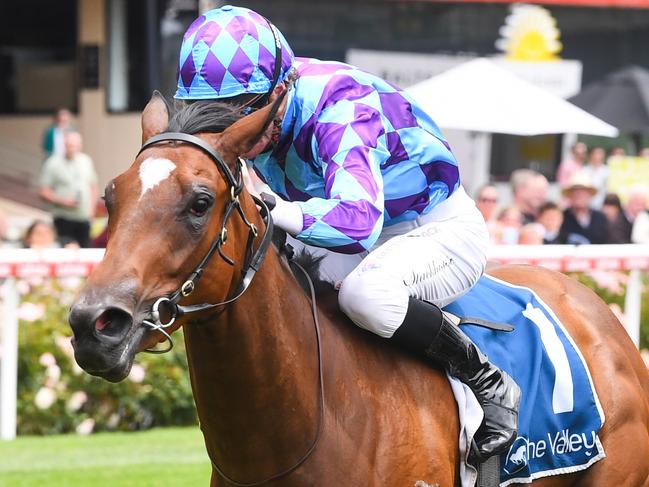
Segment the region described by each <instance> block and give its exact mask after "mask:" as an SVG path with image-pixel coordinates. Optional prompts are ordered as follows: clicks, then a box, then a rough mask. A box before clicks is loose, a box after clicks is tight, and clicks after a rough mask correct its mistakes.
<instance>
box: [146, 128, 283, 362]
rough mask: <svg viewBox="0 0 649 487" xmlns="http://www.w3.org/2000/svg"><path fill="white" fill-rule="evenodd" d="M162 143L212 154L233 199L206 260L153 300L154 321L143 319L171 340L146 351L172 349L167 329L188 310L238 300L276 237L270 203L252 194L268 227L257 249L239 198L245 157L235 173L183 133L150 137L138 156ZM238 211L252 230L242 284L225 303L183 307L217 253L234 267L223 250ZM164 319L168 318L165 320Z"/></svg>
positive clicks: (200, 142)
mask: <svg viewBox="0 0 649 487" xmlns="http://www.w3.org/2000/svg"><path fill="white" fill-rule="evenodd" d="M161 142H184V143H186V144H190V145H192V146H194V147H197V148H199V149H200V150H202V151H203V152H205V153H207V155H208V156H210V158H211V159H212V161H213V162H214V163H215V164H216V167H217V168H218V169H219V172H220V173H221V174H222V175H223V177H224V178H225V181H226V183H227V185H228V187H229V189H230V200H229V201H228V203H227V204H226V207H225V212H224V213H223V223H222V224H221V231H220V232H219V235H218V237H217V238H216V239H215V240H214V241H213V242H212V245H211V246H210V248H209V250H208V251H207V253H206V254H205V257H203V260H201V262H200V263H199V264H198V266H196V268H195V269H194V270H193V271H192V273H191V274H190V275H189V277H188V278H187V279H186V280H185V282H184V283H183V284H182V286H180V288H179V289H177V290H176V291H175V292H174V293H173V294H171V296H169V297H166V296H164V297H161V298H159V299H158V300H156V302H155V303H153V307H152V310H151V317H152V318H153V321H149V320H144V321H143V323H144V325H145V326H147V327H148V328H150V329H151V330H157V331H159V332H160V333H162V334H163V335H164V336H165V338H166V340H167V343H168V345H167V347H166V348H164V349H147V350H146V351H147V352H149V353H165V352H168V351H169V350H171V349H172V348H173V340H172V339H171V335H169V333H167V331H166V329H167V328H169V327H170V326H171V325H173V323H174V322H175V321H176V318H179V317H180V316H183V315H185V314H188V313H197V312H200V311H207V310H210V309H214V308H217V307H219V306H224V305H226V304H229V303H232V302H233V301H236V300H237V299H239V298H240V297H241V295H242V294H243V293H244V292H246V289H248V286H250V283H251V282H252V279H253V278H254V276H255V273H256V272H257V271H258V270H259V267H260V266H261V264H262V262H263V261H264V257H265V256H266V252H267V251H268V247H269V246H270V243H271V239H272V236H273V219H272V217H271V214H270V210H269V209H268V206H267V205H266V203H264V201H262V200H261V199H259V198H257V197H255V196H252V198H253V199H254V201H255V203H256V204H257V206H259V208H260V209H259V213H260V214H261V217H262V219H263V221H264V224H265V227H266V228H265V230H264V233H263V235H262V237H261V242H260V244H259V246H258V247H257V249H255V248H254V241H255V239H256V238H257V237H259V230H258V229H257V227H256V226H255V224H254V223H251V222H250V220H249V219H248V218H247V217H246V214H245V213H244V211H243V208H241V203H240V201H239V195H240V194H241V191H242V190H243V187H244V183H243V176H242V173H241V169H242V167H243V164H245V162H244V161H243V159H241V158H238V159H237V163H236V169H235V171H234V172H232V171H231V170H230V168H229V167H228V165H227V164H226V163H225V162H224V161H223V159H222V158H221V156H220V155H219V153H218V152H217V151H216V150H214V148H213V147H211V146H210V145H209V144H208V143H207V142H205V141H203V140H202V139H200V138H198V137H196V136H194V135H189V134H183V133H180V132H168V133H163V134H159V135H155V136H153V137H151V138H150V139H149V140H147V141H146V142H145V143H144V144H142V147H141V148H140V151H139V152H138V156H139V155H140V154H141V153H142V151H144V150H145V149H147V148H149V147H151V146H153V145H156V144H160V143H161ZM235 210H236V211H237V213H239V215H240V216H241V219H242V220H243V222H244V223H245V225H246V226H247V227H248V229H249V233H248V241H247V243H246V252H245V260H244V263H243V266H242V269H241V280H240V281H239V285H238V286H237V288H236V289H235V290H234V291H233V292H232V294H231V295H230V297H228V298H227V299H226V300H225V301H223V302H220V303H201V304H193V305H187V306H181V305H180V304H178V303H179V302H180V300H181V299H183V298H186V297H187V296H189V295H190V294H192V292H194V289H196V284H197V283H198V281H199V280H200V278H201V276H202V275H203V271H204V270H205V267H207V265H208V264H209V262H210V260H211V259H212V256H213V255H214V254H215V253H216V252H218V253H219V255H220V256H221V258H222V259H223V260H224V261H225V262H227V263H228V264H230V265H232V266H233V265H234V260H233V259H231V258H230V257H228V256H227V255H226V254H224V253H223V244H225V242H226V241H227V239H228V230H227V228H226V225H227V223H228V220H229V219H230V216H231V215H232V213H233V212H234V211H235ZM162 315H164V318H163V317H162ZM163 319H164V320H166V321H164V322H163Z"/></svg>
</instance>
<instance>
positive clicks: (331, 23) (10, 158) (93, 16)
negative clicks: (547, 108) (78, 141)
mask: <svg viewBox="0 0 649 487" xmlns="http://www.w3.org/2000/svg"><path fill="white" fill-rule="evenodd" d="M222 3H225V2H218V1H209V0H200V1H199V0H138V1H133V0H131V1H127V0H76V1H75V0H59V1H57V2H51V1H48V0H22V1H21V2H2V5H1V6H0V39H1V42H0V46H2V47H0V72H2V76H1V77H0V88H1V89H0V177H8V178H14V179H16V180H20V181H26V182H27V184H29V183H31V184H32V186H35V185H36V181H37V179H36V178H37V175H38V172H39V170H40V165H41V163H42V159H43V154H42V151H41V137H42V133H43V129H44V128H45V127H46V125H47V124H48V123H49V122H50V121H51V117H52V114H53V112H54V111H55V110H56V109H57V108H58V107H67V108H70V109H71V110H72V111H73V113H74V114H75V125H76V126H77V127H78V129H79V130H80V131H81V132H82V134H83V136H84V139H85V150H86V152H88V153H89V154H90V155H91V156H92V157H93V159H94V160H95V163H96V166H97V169H98V173H99V177H100V182H101V184H105V183H106V182H107V181H108V180H109V179H110V178H112V177H113V176H115V175H116V174H118V173H119V172H121V171H123V170H124V169H125V168H126V167H128V165H129V164H130V163H131V161H132V160H133V157H134V155H135V154H136V152H137V149H138V147H139V144H140V137H141V136H140V127H139V124H140V111H141V110H142V108H143V107H144V105H145V104H146V101H147V100H148V97H149V96H150V94H151V92H152V91H153V89H158V90H160V91H161V92H162V93H163V94H165V95H166V96H168V97H171V96H172V95H173V92H174V86H175V82H176V79H175V78H176V71H177V65H176V64H177V51H178V47H179V45H180V41H181V38H182V34H183V32H184V30H185V29H186V27H187V26H188V25H189V23H191V21H192V20H193V19H194V18H195V17H196V16H197V15H198V12H199V11H200V10H201V9H207V8H213V7H215V6H218V5H219V4H222ZM510 3H511V2H507V1H500V2H475V1H453V2H440V1H398V0H393V1H387V0H383V1H380V0H373V1H372V0H346V1H343V0H327V1H321V2H304V1H301V0H273V1H272V2H269V1H267V0H255V1H241V2H238V4H239V5H242V6H247V7H250V8H253V9H255V10H257V11H259V12H260V13H262V14H263V15H265V16H267V17H268V18H270V19H272V21H273V22H274V23H275V24H276V25H277V26H278V27H279V28H280V29H281V30H282V32H283V33H284V34H285V36H286V37H287V39H288V40H289V42H290V43H291V44H292V46H293V48H294V50H295V52H296V53H297V54H298V55H303V56H313V57H319V58H323V59H336V60H345V59H346V57H347V52H348V49H350V48H354V49H370V50H388V51H405V52H414V53H436V54H448V55H460V54H464V55H471V56H475V55H493V54H496V53H497V52H498V51H497V49H496V47H495V44H496V41H497V39H498V38H499V35H500V34H499V31H500V29H501V27H502V26H503V24H504V20H505V18H506V17H507V15H508V13H509V9H510V6H511V5H510ZM540 3H541V4H543V5H544V6H545V7H546V8H547V9H548V10H550V12H551V13H552V15H553V16H554V18H555V19H556V20H557V24H558V26H559V29H560V31H561V41H562V43H563V51H562V53H561V56H562V57H564V58H565V59H576V60H580V61H581V62H582V64H583V76H582V80H583V83H588V82H589V81H592V80H595V79H597V78H600V77H602V76H604V75H605V74H607V73H609V72H611V71H613V70H615V69H618V68H621V67H623V66H626V65H628V64H637V65H641V66H644V67H647V68H649V55H647V52H646V46H649V1H646V0H565V1H564V0H548V1H545V2H540ZM36 12H37V13H38V15H36V14H35V13H36ZM432 116H433V117H434V114H432ZM0 192H1V188H0ZM0 196H2V194H0Z"/></svg>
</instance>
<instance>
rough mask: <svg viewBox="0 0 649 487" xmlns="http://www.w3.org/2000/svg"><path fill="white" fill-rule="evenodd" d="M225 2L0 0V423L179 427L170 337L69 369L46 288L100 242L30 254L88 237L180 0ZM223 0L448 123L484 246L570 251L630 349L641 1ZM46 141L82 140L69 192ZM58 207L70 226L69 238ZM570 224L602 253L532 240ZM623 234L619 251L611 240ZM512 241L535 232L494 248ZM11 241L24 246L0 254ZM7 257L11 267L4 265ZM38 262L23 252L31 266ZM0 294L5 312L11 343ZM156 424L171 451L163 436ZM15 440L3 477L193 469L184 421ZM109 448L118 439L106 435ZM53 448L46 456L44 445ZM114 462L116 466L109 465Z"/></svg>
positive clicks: (640, 207) (68, 478)
mask: <svg viewBox="0 0 649 487" xmlns="http://www.w3.org/2000/svg"><path fill="white" fill-rule="evenodd" d="M226 3H230V2H220V1H214V0H129V1H127V0H57V1H52V0H21V1H20V2H17V1H3V2H0V305H2V308H3V313H4V314H3V315H2V318H1V319H0V364H2V367H4V372H2V376H0V385H2V388H1V389H0V410H1V409H2V407H4V408H5V411H7V408H13V409H12V410H14V411H15V410H17V413H18V415H17V420H15V421H14V423H15V424H14V423H11V424H9V425H8V426H7V424H6V423H2V424H0V436H2V437H3V438H5V439H11V437H13V436H14V435H15V433H16V431H17V432H18V434H19V435H43V434H54V433H68V432H73V433H76V434H78V435H80V436H85V435H87V434H89V433H91V432H98V431H115V430H125V431H133V430H142V429H148V428H151V427H152V426H183V425H195V423H196V418H195V412H194V406H193V401H192V396H191V389H190V384H189V378H188V374H187V370H186V367H187V366H186V361H185V357H184V350H183V347H182V340H180V339H178V340H176V342H177V343H178V344H179V346H178V348H177V349H176V350H174V352H173V353H172V354H168V355H166V356H163V357H162V358H161V357H159V356H156V357H153V358H151V357H147V358H144V359H142V360H140V361H138V364H137V366H136V367H134V368H133V372H132V374H131V376H129V378H128V379H127V380H126V381H125V382H123V383H121V384H118V385H114V384H108V383H106V382H104V381H101V380H99V379H95V378H93V377H90V376H88V375H86V374H81V373H80V369H79V368H78V367H77V366H76V364H75V363H74V361H73V358H72V355H71V350H70V344H69V335H70V330H69V327H68V326H67V307H68V306H69V304H70V302H71V301H72V299H73V296H74V294H75V293H76V291H77V289H78V286H79V285H80V282H81V278H82V277H83V276H84V275H85V273H87V271H88V270H89V269H90V268H91V267H92V265H91V262H93V261H96V260H97V259H99V258H101V250H99V253H97V254H87V255H90V257H91V258H89V260H86V261H80V260H79V259H80V258H81V257H82V256H83V255H86V254H83V253H79V254H77V253H72V254H71V253H67V254H65V253H60V254H58V253H57V254H54V253H52V254H47V252H45V253H43V252H44V249H45V250H52V249H54V250H57V251H58V250H63V249H60V247H70V248H72V249H78V247H96V248H97V249H101V248H103V247H104V246H105V243H106V233H105V223H106V212H105V208H104V207H103V205H102V202H101V201H100V200H99V198H98V196H100V195H101V194H102V191H103V190H102V188H103V187H104V186H105V185H106V183H107V182H108V181H109V180H110V179H111V178H113V177H114V176H116V175H117V174H119V173H120V172H122V171H123V170H125V169H126V168H127V167H128V166H129V165H130V164H131V162H132V161H133V158H134V156H135V154H136V153H137V150H138V148H139V146H140V142H141V141H140V138H141V132H140V113H141V111H142V109H143V108H144V106H145V104H146V103H147V101H148V100H149V97H150V95H151V93H152V92H153V90H156V89H157V90H159V91H161V92H162V93H163V94H164V95H165V96H166V97H167V98H168V99H170V100H171V99H172V97H173V94H174V92H175V86H176V76H177V70H178V66H177V63H178V50H179V46H180V43H181V40H182V36H183V33H184V31H185V30H186V28H187V27H188V26H189V24H190V23H191V22H192V21H193V20H194V19H195V18H196V17H197V16H198V15H200V13H201V12H203V11H205V10H208V9H212V8H216V7H219V6H221V5H224V4H226ZM237 5H240V6H244V7H249V8H252V9H254V10H256V11H258V12H259V13H261V14H262V15H264V16H266V17H267V18H269V19H271V20H272V22H273V23H274V24H276V25H277V27H278V28H279V29H280V30H281V31H282V32H283V34H284V35H285V37H286V38H287V39H288V41H289V43H290V44H291V46H292V48H293V50H294V51H295V53H296V55H297V56H304V57H316V58H320V59H326V60H338V61H343V62H349V63H351V64H355V65H357V66H359V67H361V68H363V69H365V70H366V71H370V72H373V73H375V74H378V75H379V76H381V77H384V78H385V79H387V80H388V81H390V82H392V83H395V84H397V85H399V86H401V87H404V88H407V89H408V90H409V91H410V93H411V95H412V96H413V97H414V98H416V99H417V101H419V102H420V103H421V105H422V106H423V107H425V109H426V110H428V111H429V112H430V114H431V116H432V118H433V119H434V120H436V121H437V123H438V124H439V125H440V127H441V129H442V131H443V133H444V134H445V135H446V136H447V137H448V140H449V142H450V145H451V147H452V149H453V152H454V153H455V155H456V157H457V159H458V160H459V162H460V167H461V172H462V180H463V184H464V185H465V187H466V188H467V190H468V192H469V193H470V194H471V195H472V196H474V197H475V199H476V203H477V205H478V207H479V209H480V211H481V212H482V214H483V216H484V218H485V220H486V221H487V224H488V226H489V230H490V233H491V238H492V241H493V243H494V244H496V250H497V247H498V246H500V247H501V250H499V251H496V252H495V254H493V255H492V257H497V256H500V257H501V259H500V260H501V261H507V262H508V261H511V260H512V259H513V257H512V256H515V257H516V256H517V258H518V259H519V260H520V261H523V262H528V263H535V264H543V265H548V266H551V267H552V266H553V265H554V267H553V268H556V269H558V270H561V271H565V272H570V271H578V270H581V271H583V270H586V271H587V272H579V273H576V274H574V275H575V277H577V278H578V279H580V280H581V281H582V282H584V283H586V284H587V285H589V286H590V287H591V288H593V289H594V290H595V291H596V292H597V293H598V294H599V295H600V296H601V297H602V298H604V299H605V300H606V302H607V303H609V305H610V306H611V308H612V310H613V311H614V312H615V313H616V314H617V316H618V317H619V318H620V319H621V321H622V322H623V323H624V324H627V325H628V324H629V323H631V325H629V328H628V329H629V330H631V331H630V332H631V334H632V338H633V339H634V341H635V342H636V344H637V345H638V346H639V347H640V348H641V349H644V350H643V356H644V357H645V360H646V361H647V363H649V351H647V350H646V349H647V347H649V306H648V305H647V303H649V293H648V291H647V290H648V288H649V286H648V280H647V273H646V270H647V268H649V250H648V249H649V245H647V244H649V211H648V210H647V208H648V204H649V149H648V147H649V54H648V53H647V46H649V0H546V1H543V2H538V3H535V4H523V3H520V2H513V1H506V0H501V1H494V2H487V1H467V0H456V1H437V0H407V1H406V0H373V1H371V0H344V1H343V0H320V1H311V2H307V1H300V0H272V1H269V0H257V1H245V0H244V1H240V2H237ZM578 107H579V108H578ZM70 133H73V134H76V135H75V136H74V137H73V138H72V139H70V138H69V137H68V135H69V134H70ZM57 157H59V158H60V157H66V158H73V157H81V158H82V159H83V164H85V166H84V167H87V173H86V174H85V175H84V178H83V183H84V184H83V185H80V187H79V188H78V190H74V191H72V192H71V193H70V194H68V195H57V194H55V193H56V192H55V191H54V190H53V186H54V185H55V182H56V180H57V177H58V173H57V169H56V167H57V166H56V164H55V163H56V158H57ZM54 202H57V204H58V210H57V211H59V213H56V212H55V211H54V210H53V207H54V206H56V205H52V203H54ZM61 203H63V204H61ZM62 207H63V208H64V210H65V211H63V212H62V213H61V208H62ZM66 208H67V210H74V212H73V213H70V211H67V210H66ZM66 211H67V213H66ZM57 219H58V220H57ZM61 219H63V220H65V221H64V222H63V223H66V222H67V223H69V220H70V219H72V221H73V222H76V223H79V222H81V223H83V225H84V227H83V228H81V231H82V233H83V232H85V235H82V234H80V233H78V231H79V228H77V227H76V226H75V228H70V227H69V225H66V224H61ZM583 221H587V222H589V224H588V225H586V226H585V227H584V226H583V225H582V224H581V223H582V222H583ZM592 222H595V223H597V225H591V224H590V223H592ZM591 243H592V244H629V245H627V246H625V247H623V249H625V250H620V247H616V248H614V249H612V250H607V251H606V259H604V258H602V257H601V255H604V254H601V255H600V254H594V253H592V252H591V254H588V255H590V257H588V256H586V257H584V256H582V257H580V258H579V259H573V258H572V257H570V251H562V250H559V249H556V248H555V249H554V250H552V252H549V251H548V252H544V251H542V250H541V247H540V246H541V245H544V244H546V247H547V246H549V245H547V244H550V245H551V244H572V245H582V244H591ZM631 243H634V244H635V246H634V249H636V250H634V251H633V252H632V254H633V256H634V257H633V258H634V259H635V260H633V262H631V261H630V260H629V259H627V258H626V257H625V256H628V255H631V254H630V252H631V251H630V250H628V249H629V248H630V247H631V246H632V245H630V244H631ZM520 244H532V245H537V247H535V248H534V249H533V250H522V251H518V250H515V251H512V250H511V248H512V247H516V248H517V249H521V247H520V246H519V245H520ZM638 244H645V245H644V246H642V245H638ZM505 246H509V247H505ZM564 247H568V246H564ZM603 247H608V246H603ZM24 248H30V249H35V250H34V253H12V252H13V251H15V250H19V251H23V250H24ZM502 248H505V250H502ZM71 252H72V251H71ZM593 255H596V256H595V257H593ZM507 259H509V260H507ZM544 259H545V260H544ZM497 260H498V259H497ZM62 261H65V262H68V263H70V262H73V263H77V264H78V263H79V262H81V264H82V265H81V267H82V270H81V271H78V272H77V271H75V272H72V273H71V274H73V275H71V274H70V271H69V269H68V270H65V269H67V268H63V267H61V265H60V262H62ZM514 261H516V259H514ZM26 262H28V263H29V264H30V265H31V266H32V267H28V268H27V269H28V271H25V272H24V273H23V272H22V271H21V270H20V269H21V267H20V266H21V265H22V264H24V263H26ZM42 262H46V267H45V268H44V270H42V269H43V268H40V269H41V270H39V269H36V268H34V263H42ZM553 263H554V264H553ZM579 265H582V267H581V268H579ZM84 266H85V267H84ZM60 269H64V270H63V271H61V272H59V270H60ZM66 273H67V274H66ZM10 302H11V304H9V303H10ZM640 303H643V304H644V306H643V307H642V309H641V306H640ZM10 306H11V308H10ZM7 310H11V313H13V314H12V315H11V316H12V317H13V318H12V319H14V321H15V327H14V328H15V334H16V337H15V341H11V343H9V342H10V340H9V339H8V338H7V337H8V336H9V335H8V333H9V332H7V330H11V329H12V328H11V327H12V326H14V325H13V324H12V323H14V322H12V323H9V320H8V318H7V316H8V314H9V313H8V311H7ZM11 340H13V338H11ZM10 348H11V350H13V349H14V348H15V349H16V350H18V353H17V356H14V357H13V358H12V360H14V361H15V362H17V367H16V369H15V371H14V372H11V373H10V372H6V371H7V370H9V369H8V368H7V367H8V366H7V365H6V364H7V363H10V362H9V361H7V360H3V354H4V358H6V357H8V355H7V350H9V349H10ZM16 357H17V358H16ZM2 367H0V370H2ZM12 370H13V369H12ZM12 374H13V376H12ZM16 374H17V375H16ZM11 377H13V379H11ZM16 377H17V385H16V382H15V381H16ZM8 380H9V381H10V382H11V381H12V380H13V381H14V382H11V383H10V384H9V386H7V381H8ZM3 381H4V382H3ZM7 387H8V388H7ZM16 389H17V400H15V398H14V399H12V401H13V402H11V401H9V402H7V397H8V396H7V394H8V393H7V391H10V392H11V391H13V392H11V394H14V395H15V391H16ZM2 394H4V396H2ZM0 412H1V411H0ZM14 419H15V418H14ZM115 435H117V434H115ZM156 435H157V436H156ZM98 436H101V435H98ZM138 441H139V443H138ZM165 443H171V444H173V445H174V446H178V447H179V450H178V452H176V453H173V454H170V453H169V451H168V450H165V449H164V448H163V445H164V444H165ZM15 444H17V446H13V445H12V446H9V444H2V443H1V442H0V484H2V485H39V486H42V485H87V483H86V480H87V478H88V477H87V476H88V475H93V476H94V477H93V478H94V479H95V480H94V485H137V486H143V485H197V484H204V483H206V481H207V480H206V479H208V478H209V462H208V460H207V458H206V456H205V454H204V453H203V447H202V440H201V438H200V433H199V432H198V429H197V428H196V427H195V426H191V427H190V428H186V429H169V430H166V431H164V432H162V433H160V432H158V433H154V434H153V436H149V437H141V440H137V441H135V440H132V439H130V438H129V439H126V437H124V436H113V437H111V439H107V438H103V439H101V441H100V440H97V442H96V443H92V444H91V443H87V442H86V443H83V442H75V443H73V442H71V440H69V439H66V438H65V437H63V439H53V440H51V441H50V442H49V443H48V442H40V441H36V440H34V439H26V440H25V441H24V442H22V443H21V442H20V441H18V442H15ZM93 445H98V446H93ZM116 445H117V446H119V449H120V451H122V455H123V456H122V457H116V456H113V453H110V454H108V453H107V452H115V451H116V450H115V449H116V448H117V447H116ZM125 445H129V446H131V447H132V448H133V449H136V448H137V450H138V454H137V455H136V454H135V453H133V450H127V449H126V450H124V449H123V448H122V447H124V446H125ZM156 448H157V449H156ZM44 452H47V454H44ZM52 452H56V453H57V455H60V456H52V457H51V459H50V455H52V454H53V453H52ZM85 452H92V453H91V454H89V455H87V456H86V457H85V458H86V463H84V468H86V469H87V468H91V467H92V468H95V470H93V471H92V472H91V473H90V474H89V473H88V472H90V471H89V470H86V471H85V473H84V471H77V470H75V468H74V467H75V465H76V463H75V462H78V459H77V457H76V456H77V455H79V454H83V453H85ZM124 452H126V453H124ZM138 455H139V456H138ZM142 455H144V457H143V456H142ZM88 457H91V461H90V462H89V463H88ZM120 462H121V463H120ZM122 463H123V465H126V466H128V465H137V469H134V468H132V467H124V469H122V470H119V469H117V468H115V465H116V464H120V465H121V464H122ZM89 465H90V466H89ZM109 466H110V468H108V467H109ZM196 466H198V467H199V468H198V470H197V469H196ZM129 468H130V470H129ZM165 468H166V469H167V470H164V469H165ZM30 470H33V471H34V472H35V473H34V472H32V473H30V474H29V475H27V472H28V471H30ZM135 470H137V472H136V471H135ZM111 472H112V474H114V475H113V477H111V476H110V475H109V473H111ZM153 472H157V477H155V476H152V473H153ZM57 475H58V477H57ZM115 475H119V478H120V483H119V484H116V483H115V480H114V479H115ZM181 477H182V479H183V480H182V481H181V480H174V479H180V478H181ZM156 478H157V479H160V478H164V479H166V482H165V481H163V482H162V483H156V482H158V481H157V480H155V479H156ZM7 479H8V480H7ZM25 479H27V480H25ZM75 479H76V480H75ZM151 479H153V480H151ZM5 480H6V481H8V482H9V484H4V483H3V481H5ZM30 482H31V483H30ZM102 482H105V483H102ZM129 482H130V483H129Z"/></svg>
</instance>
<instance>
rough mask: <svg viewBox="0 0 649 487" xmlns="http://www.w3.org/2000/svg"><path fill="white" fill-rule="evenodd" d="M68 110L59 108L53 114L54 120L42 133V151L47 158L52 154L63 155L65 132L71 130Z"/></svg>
mask: <svg viewBox="0 0 649 487" xmlns="http://www.w3.org/2000/svg"><path fill="white" fill-rule="evenodd" d="M71 118H72V116H71V115H70V111H69V110H67V109H65V108H60V109H59V110H57V111H56V114H55V115H54V121H53V122H52V124H51V125H49V126H48V127H47V128H46V129H45V132H44V133H43V152H44V153H45V158H46V159H47V158H48V157H50V156H51V155H53V154H56V155H57V156H61V157H63V156H64V155H65V142H64V138H65V134H66V133H67V132H71V131H73V130H74V129H73V127H72V124H71Z"/></svg>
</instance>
